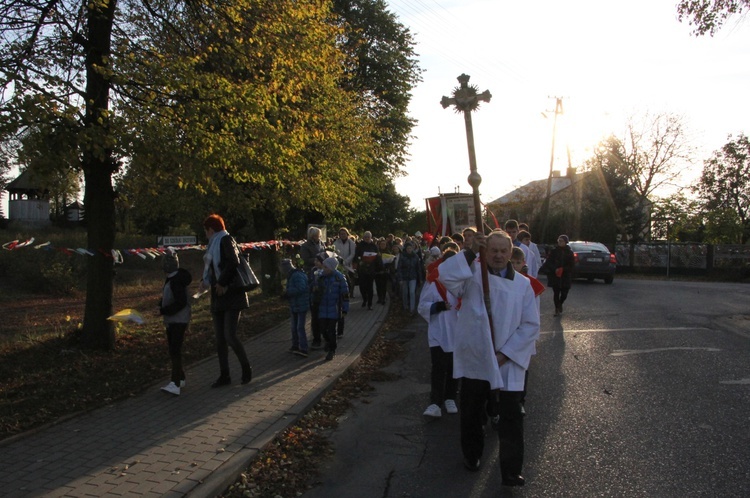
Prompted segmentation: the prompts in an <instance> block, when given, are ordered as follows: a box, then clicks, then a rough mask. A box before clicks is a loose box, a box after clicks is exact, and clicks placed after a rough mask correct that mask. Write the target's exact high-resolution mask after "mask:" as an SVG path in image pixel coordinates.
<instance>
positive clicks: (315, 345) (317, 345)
mask: <svg viewBox="0 0 750 498" xmlns="http://www.w3.org/2000/svg"><path fill="white" fill-rule="evenodd" d="M310 349H320V341H313V342H312V344H310Z"/></svg>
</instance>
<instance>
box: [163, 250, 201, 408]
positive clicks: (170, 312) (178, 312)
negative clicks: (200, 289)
mask: <svg viewBox="0 0 750 498" xmlns="http://www.w3.org/2000/svg"><path fill="white" fill-rule="evenodd" d="M162 264H163V269H164V273H166V274H167V280H166V282H164V289H163V291H162V298H161V301H159V314H160V315H162V316H163V317H164V325H165V326H166V328H167V343H168V344H169V358H170V359H171V360H172V379H171V380H172V381H171V382H170V383H169V384H167V385H166V386H164V387H162V388H161V390H162V391H164V392H167V393H169V394H174V395H175V396H179V395H180V388H182V387H185V371H184V370H183V369H182V343H183V342H184V340H185V331H186V330H187V327H188V323H190V303H189V302H188V294H187V287H188V285H190V282H192V280H193V277H192V276H191V275H190V272H189V271H187V270H185V269H184V268H180V260H179V258H178V257H177V252H175V250H174V248H172V247H169V248H167V253H166V254H165V255H164V261H163V263H162Z"/></svg>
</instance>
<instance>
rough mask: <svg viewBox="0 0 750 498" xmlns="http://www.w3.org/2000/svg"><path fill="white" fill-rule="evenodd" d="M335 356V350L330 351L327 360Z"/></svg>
mask: <svg viewBox="0 0 750 498" xmlns="http://www.w3.org/2000/svg"><path fill="white" fill-rule="evenodd" d="M334 356H336V352H335V351H328V354H327V355H326V361H331V360H332V359H333V357H334Z"/></svg>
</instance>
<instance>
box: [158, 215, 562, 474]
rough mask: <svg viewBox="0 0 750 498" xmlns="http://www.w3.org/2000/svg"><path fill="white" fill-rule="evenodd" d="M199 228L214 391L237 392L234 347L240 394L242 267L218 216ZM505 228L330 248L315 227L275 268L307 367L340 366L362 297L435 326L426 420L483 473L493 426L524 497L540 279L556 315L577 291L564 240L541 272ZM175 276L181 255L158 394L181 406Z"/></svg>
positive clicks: (179, 299)
mask: <svg viewBox="0 0 750 498" xmlns="http://www.w3.org/2000/svg"><path fill="white" fill-rule="evenodd" d="M203 225H204V227H205V229H206V236H207V238H208V246H207V249H206V252H205V255H204V262H205V268H204V272H203V276H202V278H201V279H200V281H199V291H210V292H211V314H212V319H213V324H214V330H215V335H216V344H217V353H218V358H219V377H218V379H217V380H216V381H215V382H214V383H213V384H212V387H221V386H225V385H229V384H231V377H230V372H229V364H228V357H227V354H228V349H229V348H230V347H231V348H232V350H233V351H234V353H235V354H236V355H237V358H238V360H239V362H240V366H241V369H242V376H241V383H242V384H245V383H248V382H250V381H251V379H252V367H251V366H250V363H249V360H248V357H247V353H246V352H245V349H244V347H243V345H242V343H241V341H239V339H238V338H237V327H238V324H239V321H240V319H241V312H242V310H243V309H244V308H246V307H247V306H248V295H247V292H245V291H244V290H239V291H238V290H236V288H235V287H236V286H234V285H233V283H232V280H233V278H235V277H234V275H235V273H237V271H238V268H240V267H241V266H242V265H241V264H240V263H241V259H240V258H243V257H244V256H243V255H242V254H241V251H240V250H239V248H238V246H237V244H236V242H235V241H234V239H233V238H232V237H231V236H230V235H229V233H228V232H227V231H226V227H225V225H224V220H223V219H222V218H221V216H219V215H217V214H212V215H210V216H209V217H207V218H206V220H204V223H203ZM503 228H504V229H499V228H498V229H495V230H492V231H490V232H489V233H488V234H486V235H485V233H484V231H483V230H478V229H477V228H475V227H467V228H465V229H464V230H463V231H462V232H461V233H454V234H452V235H451V236H442V237H438V236H437V235H432V234H426V235H425V236H422V235H421V234H418V235H414V236H408V235H404V236H403V237H396V236H394V235H393V234H387V235H385V236H382V237H376V236H374V235H373V234H372V233H371V232H370V231H364V232H363V233H362V236H361V238H360V237H358V236H357V235H356V234H354V233H352V232H351V231H350V230H349V229H348V228H346V227H340V228H339V230H338V232H337V237H335V238H330V239H327V238H325V232H324V231H322V230H321V229H320V228H319V227H317V226H310V227H309V229H308V231H307V239H306V240H305V242H304V243H303V244H301V245H300V247H299V249H298V251H296V254H286V255H284V256H285V257H284V259H283V260H282V261H281V262H280V266H279V270H280V274H281V278H282V280H283V281H284V282H285V288H284V291H283V293H282V296H281V297H282V298H284V299H286V300H287V301H288V303H289V313H290V315H289V316H290V324H291V330H290V344H289V352H290V353H292V354H294V355H297V356H300V357H302V358H308V357H309V356H310V354H311V350H316V349H321V348H323V349H324V352H325V361H330V360H332V359H333V358H334V357H335V354H336V349H337V344H338V341H340V340H341V339H342V338H343V336H344V328H345V320H346V315H347V313H348V312H349V306H350V301H351V300H352V299H354V298H355V290H356V289H359V297H360V298H361V307H362V308H363V311H370V310H372V309H373V302H374V303H375V305H385V304H386V302H387V301H390V303H389V304H390V305H391V306H395V307H396V309H399V308H400V309H401V310H402V313H404V315H405V317H407V316H408V317H411V316H415V315H416V314H417V313H418V314H419V315H420V316H421V317H422V318H423V319H424V320H425V321H426V322H427V324H428V327H427V331H428V332H427V337H426V339H427V344H428V347H429V349H430V358H431V364H432V367H431V372H430V379H431V388H430V395H429V405H428V406H427V408H426V409H425V411H424V416H425V417H426V419H429V420H436V419H440V418H441V417H442V416H443V412H445V413H446V414H448V415H456V414H457V415H458V417H459V424H460V431H461V436H460V445H461V450H462V453H463V464H464V466H465V468H466V469H468V470H469V471H477V470H478V469H479V468H480V467H481V462H482V458H483V456H484V455H483V449H484V437H485V434H486V432H487V426H490V427H491V428H492V429H494V430H495V431H496V432H497V435H498V438H499V443H500V444H499V462H500V472H501V476H502V483H503V485H505V486H523V485H524V483H525V480H524V477H523V474H522V468H523V454H524V437H523V418H524V416H525V409H524V403H525V395H526V390H527V382H528V367H529V363H530V361H531V357H532V356H533V355H534V354H535V353H536V347H535V344H536V341H537V339H538V337H539V327H540V316H539V314H540V305H539V299H540V295H541V293H542V292H544V290H545V286H544V285H543V284H542V283H541V282H540V281H539V280H538V279H537V278H536V277H538V275H539V273H540V272H543V273H544V272H546V273H547V274H548V278H549V285H550V286H551V287H553V289H554V301H555V310H556V311H555V315H556V316H559V315H560V314H561V313H562V303H563V302H564V301H565V298H566V297H567V292H568V290H569V289H570V284H569V280H570V279H569V276H570V264H571V262H570V257H569V254H568V253H569V251H570V249H569V248H568V247H567V242H568V240H567V236H565V235H561V236H560V237H559V238H558V247H557V248H556V249H555V250H554V251H552V253H551V254H550V255H549V257H547V258H546V260H545V261H544V263H543V261H542V259H541V254H540V251H539V249H538V247H537V246H536V244H534V243H533V242H531V233H530V231H529V227H528V225H526V224H519V223H518V222H517V221H515V220H508V221H507V222H506V223H505V225H504V226H503ZM566 249H567V250H566ZM545 255H546V251H545ZM178 269H179V260H177V258H176V254H174V253H173V252H172V253H169V254H168V255H167V257H165V264H164V271H165V272H167V281H166V284H165V290H164V297H163V302H162V303H160V314H163V315H164V317H165V318H164V321H165V325H166V327H167V335H168V339H169V349H170V358H171V361H172V364H173V368H172V372H173V373H172V378H171V382H170V384H169V385H168V386H165V387H164V388H162V389H163V390H164V391H165V392H167V393H169V394H172V395H179V394H180V392H181V391H180V388H182V387H184V386H185V383H186V379H185V374H184V371H183V370H182V363H181V358H180V351H179V350H180V345H181V343H182V340H183V338H184V334H185V330H186V329H187V326H188V324H187V322H188V321H189V318H190V304H189V302H188V301H187V299H186V295H187V292H186V290H185V287H186V285H187V284H189V283H190V275H189V274H187V272H185V271H184V270H180V271H179V272H178ZM178 277H179V278H178ZM308 311H309V312H310V313H309V315H310V316H309V320H308V317H307V315H308ZM308 323H309V333H310V335H311V337H309V338H308Z"/></svg>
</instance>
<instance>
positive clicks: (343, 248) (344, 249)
mask: <svg viewBox="0 0 750 498" xmlns="http://www.w3.org/2000/svg"><path fill="white" fill-rule="evenodd" d="M333 250H334V251H336V254H337V255H338V256H339V257H340V258H341V259H343V260H344V268H346V269H347V270H349V271H354V270H353V269H352V261H353V260H354V251H355V250H356V244H355V243H354V241H353V240H352V238H351V237H348V238H347V239H346V241H343V240H341V237H339V238H337V239H336V240H334V241H333Z"/></svg>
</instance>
